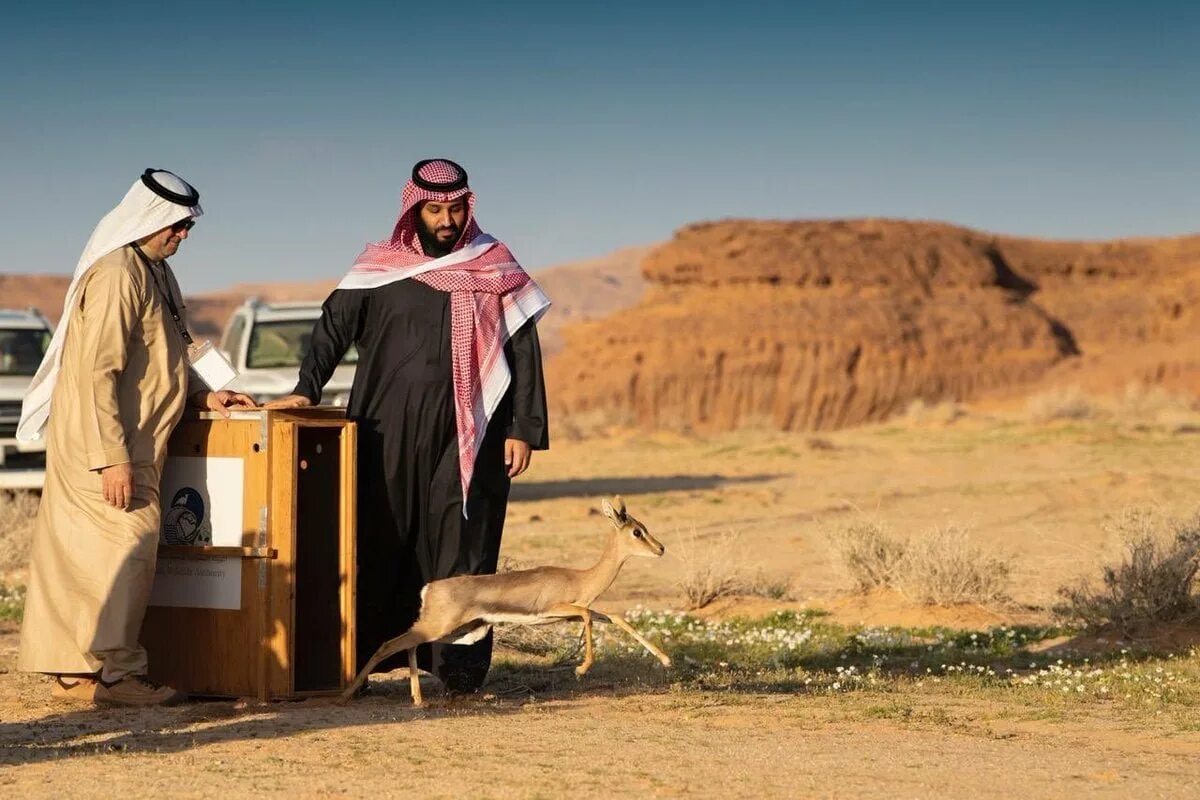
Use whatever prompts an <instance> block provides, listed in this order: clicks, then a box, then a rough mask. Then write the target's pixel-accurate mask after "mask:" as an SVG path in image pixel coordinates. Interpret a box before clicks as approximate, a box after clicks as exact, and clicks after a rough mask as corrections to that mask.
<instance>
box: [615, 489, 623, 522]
mask: <svg viewBox="0 0 1200 800" xmlns="http://www.w3.org/2000/svg"><path fill="white" fill-rule="evenodd" d="M613 505H614V506H616V508H617V514H619V515H620V517H621V519H622V520H624V519H625V499H624V498H623V497H621V495H617V496H616V497H614V498H613Z"/></svg>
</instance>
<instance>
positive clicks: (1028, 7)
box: [0, 0, 1200, 302]
mask: <svg viewBox="0 0 1200 800" xmlns="http://www.w3.org/2000/svg"><path fill="white" fill-rule="evenodd" d="M161 6H162V4H160V3H119V4H114V7H115V8H117V9H119V10H117V11H113V10H112V9H111V8H106V7H105V4H99V3H53V2H38V3H25V2H16V3H14V2H12V0H9V2H6V3H5V4H3V5H2V6H0V242H2V243H3V253H4V255H3V259H2V262H0V270H3V271H5V272H67V271H70V269H71V268H73V266H74V263H75V260H76V259H77V258H78V254H79V251H80V249H81V248H82V245H83V243H84V241H85V240H86V238H87V236H88V233H89V232H90V231H91V228H92V227H93V226H94V224H95V222H96V220H97V219H99V217H100V216H101V215H102V214H103V213H104V212H105V211H107V210H108V209H109V208H110V207H111V206H112V205H114V204H115V203H116V202H117V200H119V199H120V197H121V195H122V194H123V193H124V191H125V190H126V189H127V188H128V186H129V184H130V183H131V182H132V181H133V180H134V179H135V178H136V176H137V175H138V174H139V173H140V172H141V170H142V169H143V168H144V167H147V166H155V167H163V168H167V169H171V170H174V171H177V172H179V173H180V174H181V175H183V176H185V177H186V178H188V179H189V180H191V181H192V182H193V183H194V184H196V186H197V187H198V188H199V189H200V191H201V194H202V196H203V204H204V206H205V210H206V212H207V213H206V215H205V217H204V218H203V219H202V220H201V222H200V224H198V225H197V227H196V229H195V230H194V232H193V235H192V238H191V239H190V240H189V241H188V242H187V243H186V245H185V247H184V249H183V250H181V251H180V254H179V255H178V256H177V257H176V258H175V259H174V261H173V263H174V264H175V266H176V268H177V270H178V271H179V272H180V276H181V280H182V282H183V283H184V284H185V286H186V287H187V289H188V290H191V291H198V290H205V289H215V288H220V287H222V286H225V285H228V284H231V283H234V282H237V281H259V280H285V279H310V278H332V277H336V276H338V275H340V274H341V273H342V272H343V271H344V270H345V269H346V267H347V266H348V265H349V263H350V262H351V261H352V259H353V258H354V256H355V255H356V254H357V253H358V252H359V250H360V249H361V247H362V245H363V244H364V243H365V242H366V241H368V240H374V239H379V238H381V237H383V236H384V235H386V234H387V233H388V232H389V231H390V229H391V225H392V222H393V221H394V218H395V214H396V210H397V206H398V203H399V193H400V188H401V186H402V184H403V182H404V180H405V179H406V178H407V175H408V173H409V170H410V169H411V165H412V163H413V162H414V161H416V160H418V159H420V158H426V157H431V156H436V155H446V156H449V157H451V158H455V159H456V160H458V161H459V162H460V163H463V164H464V165H465V166H466V167H467V169H468V171H469V172H470V174H471V177H472V184H473V186H474V188H475V189H476V191H477V192H478V195H479V206H478V212H479V217H480V220H481V222H482V223H483V225H484V227H485V229H487V230H489V231H490V232H492V233H494V234H496V235H497V236H499V237H500V238H502V239H504V240H506V241H507V242H509V243H510V245H511V246H512V248H513V250H514V252H516V253H517V255H518V257H519V258H521V260H522V261H523V262H524V263H525V264H526V265H527V266H528V267H530V268H534V269H536V268H539V267H544V266H548V265H551V264H555V263H561V262H564V261H570V260H575V259H580V258H587V257H592V256H596V255H601V254H603V253H606V252H609V251H611V250H614V249H616V248H618V247H622V246H625V245H630V244H639V243H649V242H655V241H661V240H664V239H667V238H669V237H670V235H671V233H672V231H673V230H674V229H676V228H677V227H679V226H680V225H683V224H686V223H688V222H693V221H700V220H706V219H716V218H724V217H771V218H809V217H819V218H826V217H842V216H895V217H907V218H921V219H940V220H948V221H951V222H957V223H962V224H966V225H971V226H975V227H979V228H983V229H986V230H992V231H997V232H1005V233H1014V234H1029V235H1035V236H1046V237H1057V238H1108V237H1116V236H1131V235H1170V234H1179V233H1189V232H1195V231H1197V230H1200V188H1198V187H1200V155H1197V146H1196V144H1197V141H1200V138H1198V134H1200V10H1198V9H1200V4H1196V3H1153V2H1147V3H1138V4H1135V3H1105V2H1092V3H1077V2H1050V3H1021V2H1010V3H1005V4H995V5H992V6H991V7H990V8H982V7H980V6H982V4H976V3H963V2H957V3H916V4H902V3H883V2H871V3H868V2H862V3H843V4H833V3H821V4H815V5H813V6H812V8H811V9H810V8H809V6H808V4H805V3H799V2H793V3H747V4H740V5H739V4H735V3H732V2H728V0H726V1H725V2H721V3H710V2H703V1H702V0H701V1H700V2H692V3H688V4H686V5H683V4H675V3H653V2H645V3H636V4H635V3H623V2H608V3H602V4H601V3H595V4H591V3H520V2H511V3H486V4H484V3H478V4H477V3H471V2H458V3H453V2H445V3H354V2H343V3H307V2H287V3H267V2H260V3H250V2H243V3H238V4H232V3H223V2H220V1H219V0H217V1H215V2H208V3H203V4H187V5H185V4H172V5H171V6H170V7H169V8H167V9H166V10H164V9H163V8H162V7H161ZM0 302H2V298H0Z"/></svg>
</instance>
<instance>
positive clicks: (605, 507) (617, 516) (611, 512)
mask: <svg viewBox="0 0 1200 800" xmlns="http://www.w3.org/2000/svg"><path fill="white" fill-rule="evenodd" d="M616 500H617V506H618V507H617V508H614V507H613V504H612V503H610V502H608V499H607V498H605V499H604V500H603V501H601V503H600V510H601V511H603V512H604V516H606V517H608V520H609V522H611V523H612V524H613V525H616V526H617V527H618V528H619V527H621V526H622V525H624V524H625V504H624V503H622V502H621V498H619V497H618V498H616Z"/></svg>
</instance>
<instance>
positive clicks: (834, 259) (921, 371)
mask: <svg viewBox="0 0 1200 800" xmlns="http://www.w3.org/2000/svg"><path fill="white" fill-rule="evenodd" d="M643 275H644V277H645V278H646V280H647V283H648V286H647V288H646V290H645V293H644V294H643V296H642V300H641V301H640V302H639V303H638V304H637V305H635V306H632V307H629V308H626V309H624V310H622V311H618V312H615V313H614V314H612V315H610V316H608V317H606V318H604V319H602V320H598V321H593V322H586V323H581V324H576V325H572V326H570V327H569V328H567V330H566V331H565V332H564V334H565V338H566V345H565V348H564V350H563V352H562V354H561V355H559V356H558V358H557V359H556V360H555V362H554V363H553V364H552V369H551V370H550V378H551V387H550V400H551V402H552V406H553V408H554V411H555V413H556V414H557V415H558V416H559V417H560V418H563V419H570V420H572V421H574V422H575V423H578V424H580V425H584V426H591V425H593V424H595V425H610V424H617V425H628V424H635V425H639V426H642V427H646V428H652V429H653V428H676V429H678V428H693V429H701V430H705V429H707V430H723V429H730V428H736V427H741V426H766V427H776V428H783V429H792V430H806V429H821V428H835V427H842V426H847V425H855V424H859V423H863V422H869V421H873V420H881V419H884V418H886V417H888V416H889V415H891V414H893V413H895V412H897V411H899V410H902V409H904V408H905V407H906V406H907V405H908V404H909V403H911V402H912V401H913V400H915V399H918V398H920V399H925V400H931V401H935V400H943V399H953V400H963V401H967V400H974V399H979V398H982V397H985V396H988V395H995V394H998V393H1011V392H1013V391H1019V390H1023V389H1025V390H1027V389H1029V388H1030V387H1034V386H1038V385H1045V384H1046V383H1048V382H1058V383H1062V382H1071V383H1078V384H1080V385H1082V386H1084V387H1094V388H1097V389H1113V388H1120V387H1122V386H1124V385H1125V384H1127V383H1130V382H1136V383H1144V384H1153V385H1161V386H1167V387H1168V388H1171V389H1175V390H1180V391H1188V392H1193V393H1194V392H1200V236H1187V237H1178V238H1171V239H1147V240H1124V241H1112V242H1050V241H1039V240H1034V239H1022V238H1016V237H1007V236H994V235H991V234H987V233H982V232H979V231H974V230H969V229H967V228H961V227H956V226H952V225H945V224H938V223H925V222H907V221H898V220H876V219H864V220H844V221H843V220H835V221H796V222H784V221H780V222H766V221H752V220H730V221H724V222H714V223H701V224H696V225H690V226H688V227H685V228H683V229H682V230H680V231H679V232H678V233H677V234H676V235H675V238H674V239H673V240H672V241H670V242H667V243H666V244H664V245H661V246H660V247H658V248H656V249H654V250H653V251H652V252H650V253H649V254H648V255H647V256H646V257H645V259H644V261H643Z"/></svg>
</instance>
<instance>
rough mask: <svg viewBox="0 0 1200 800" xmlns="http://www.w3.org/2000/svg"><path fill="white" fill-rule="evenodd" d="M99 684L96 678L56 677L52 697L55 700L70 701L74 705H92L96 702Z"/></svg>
mask: <svg viewBox="0 0 1200 800" xmlns="http://www.w3.org/2000/svg"><path fill="white" fill-rule="evenodd" d="M97 683H98V681H97V680H96V679H95V678H88V677H84V676H81V675H56V676H55V678H54V687H53V688H52V689H51V690H50V696H51V697H53V698H54V699H55V700H69V701H71V702H72V703H91V702H94V701H95V700H96V685H97Z"/></svg>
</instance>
